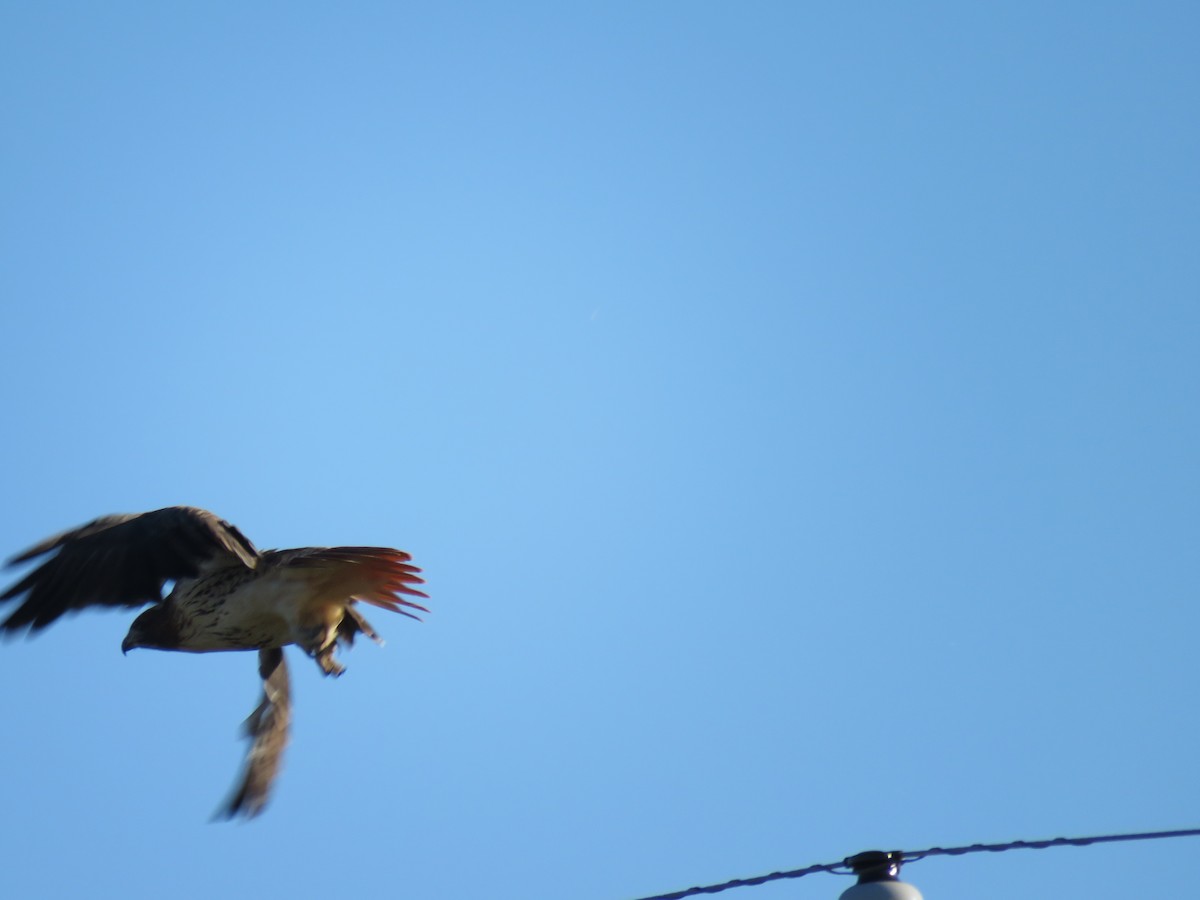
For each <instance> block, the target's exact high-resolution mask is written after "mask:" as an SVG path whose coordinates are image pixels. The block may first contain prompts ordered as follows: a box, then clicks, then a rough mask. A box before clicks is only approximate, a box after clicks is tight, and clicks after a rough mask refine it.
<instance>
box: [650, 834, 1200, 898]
mask: <svg viewBox="0 0 1200 900" xmlns="http://www.w3.org/2000/svg"><path fill="white" fill-rule="evenodd" d="M1179 837H1200V828H1183V829H1179V830H1176V831H1142V832H1137V833H1132V834H1104V835H1097V836H1094V837H1077V838H1066V837H1058V838H1050V839H1049V840H1044V841H1009V842H1007V843H1004V844H968V845H966V846H964V847H930V848H929V849H927V850H902V851H899V852H898V853H897V854H896V855H897V856H898V857H899V858H901V859H903V860H904V862H917V861H918V860H922V859H925V858H926V857H928V856H963V855H964V854H967V853H1001V852H1003V851H1005V850H1045V849H1047V848H1048V847H1086V846H1088V845H1089V844H1110V843H1115V842H1117V841H1148V840H1158V839H1162V838H1179ZM849 870H850V857H847V858H846V859H843V860H841V861H839V862H835V863H820V864H818V865H815V866H806V867H805V868H803V869H791V870H789V871H787V872H772V873H771V874H769V875H759V876H757V877H755V878H735V879H733V880H732V881H724V882H721V883H720V884H708V885H699V886H697V887H691V888H687V889H686V890H682V891H674V892H673V893H670V894H655V895H654V896H652V897H641V898H639V900H683V898H685V897H695V896H697V895H699V894H717V893H720V892H721V891H727V890H729V889H730V888H739V887H753V886H755V885H759V884H766V883H767V882H768V881H781V880H783V879H785V878H801V877H803V876H805V875H811V874H813V873H814V872H836V873H838V874H845V873H847V872H848V871H849Z"/></svg>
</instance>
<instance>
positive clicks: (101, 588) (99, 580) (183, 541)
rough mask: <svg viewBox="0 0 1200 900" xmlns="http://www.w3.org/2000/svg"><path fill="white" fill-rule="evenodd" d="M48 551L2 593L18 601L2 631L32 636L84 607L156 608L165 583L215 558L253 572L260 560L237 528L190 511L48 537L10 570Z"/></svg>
mask: <svg viewBox="0 0 1200 900" xmlns="http://www.w3.org/2000/svg"><path fill="white" fill-rule="evenodd" d="M55 551H57V552H55ZM48 553H54V555H53V556H51V557H50V558H49V559H47V560H45V561H43V562H42V563H41V564H40V565H39V566H38V567H37V568H36V569H34V570H33V571H32V572H30V573H28V574H27V575H26V576H25V577H24V578H22V579H21V580H20V581H18V582H17V583H16V584H14V585H12V586H11V587H10V588H8V590H6V591H5V592H4V593H3V594H0V601H5V600H13V599H16V598H18V597H22V596H23V599H22V600H21V603H20V605H19V606H18V607H17V608H16V609H15V610H13V612H12V614H11V615H9V617H8V618H7V619H6V620H5V621H4V622H3V623H2V624H0V632H9V633H11V632H16V631H19V630H21V629H22V628H26V627H27V628H28V629H29V630H30V631H31V632H36V631H39V630H41V629H42V628H45V627H46V626H47V625H49V624H50V623H51V622H53V621H54V620H56V619H57V618H59V617H60V616H62V615H63V614H64V613H66V612H68V611H70V610H75V609H82V608H84V607H87V606H126V607H129V606H141V605H143V604H146V603H155V602H158V601H159V600H160V599H162V588H163V585H164V584H165V583H166V582H167V581H175V580H179V579H181V578H191V577H193V576H195V575H197V574H198V573H199V572H200V571H201V569H202V568H204V567H205V566H206V565H209V564H211V563H212V562H214V561H215V560H218V559H220V560H224V561H226V562H227V563H229V564H240V565H245V566H248V567H251V568H253V567H254V565H255V563H256V560H257V558H258V551H257V550H256V549H255V548H254V545H253V544H252V543H250V541H249V540H248V539H247V538H246V537H245V535H243V534H242V533H241V532H240V531H239V530H238V529H237V528H236V527H234V526H233V525H230V524H229V523H228V522H226V521H225V520H223V519H220V518H218V517H217V516H215V515H213V514H212V513H210V512H208V511H206V510H203V509H197V508H195V507H190V506H169V507H166V508H165V509H158V510H154V511H153V512H147V513H128V514H122V515H113V516H102V517H101V518H99V519H95V520H93V521H91V522H88V523H87V524H86V525H81V526H79V527H78V528H73V529H70V530H68V531H64V532H62V533H61V534H56V535H53V536H52V537H49V538H46V540H44V541H42V542H41V543H38V544H35V545H34V546H32V547H30V548H29V549H28V550H26V551H24V552H23V553H19V554H17V555H16V556H14V557H13V558H12V559H11V560H9V565H16V564H18V563H22V562H28V561H30V560H33V559H36V558H37V557H39V556H44V555H45V554H48Z"/></svg>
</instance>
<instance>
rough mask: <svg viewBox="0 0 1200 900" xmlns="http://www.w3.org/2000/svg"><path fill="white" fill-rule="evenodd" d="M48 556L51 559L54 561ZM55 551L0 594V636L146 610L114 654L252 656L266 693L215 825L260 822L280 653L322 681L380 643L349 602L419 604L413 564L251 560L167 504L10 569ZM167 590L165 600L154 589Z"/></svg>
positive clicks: (385, 554) (32, 552) (280, 737)
mask: <svg viewBox="0 0 1200 900" xmlns="http://www.w3.org/2000/svg"><path fill="white" fill-rule="evenodd" d="M55 551H57V552H55ZM52 552H53V553H54V555H53V556H51V557H50V558H49V559H46V560H45V561H44V562H42V563H41V565H39V566H38V567H37V568H36V569H34V570H33V571H32V572H30V573H29V574H28V575H26V576H25V577H24V578H22V579H21V580H20V581H18V582H17V583H16V584H14V585H13V586H12V587H10V588H9V589H8V590H7V591H5V592H4V593H3V594H0V601H5V600H19V602H20V605H19V606H17V607H16V609H14V610H13V612H12V613H11V614H10V615H9V617H8V618H7V619H6V620H5V621H4V622H3V624H0V632H5V633H9V634H11V633H18V632H21V631H24V630H27V631H28V632H29V633H30V634H32V633H34V632H37V631H40V630H41V629H43V628H45V627H46V626H47V625H49V624H50V623H51V622H53V621H54V620H55V619H57V618H58V617H59V616H61V615H63V614H64V613H67V612H70V611H72V610H77V609H83V608H84V607H87V606H124V607H133V606H144V605H145V604H147V603H150V604H153V605H152V606H150V608H149V609H146V610H145V611H144V612H142V613H141V615H139V616H138V617H137V618H136V619H134V621H133V624H132V625H131V626H130V628H129V634H128V635H126V637H125V641H124V642H123V643H122V644H121V650H122V651H123V652H128V651H129V650H131V649H133V648H134V647H150V648H153V649H156V650H186V651H188V652H191V653H208V652H211V651H214V650H257V651H258V669H259V674H260V675H261V677H262V686H263V695H262V701H261V702H260V703H259V705H258V708H257V709H255V710H254V712H253V713H251V714H250V717H249V718H248V719H247V720H246V733H247V735H248V736H249V738H250V742H251V743H250V751H249V753H248V754H247V757H246V765H245V771H244V772H243V774H242V778H241V780H240V782H239V783H238V785H237V786H236V788H235V790H234V791H233V794H232V795H231V797H230V799H229V801H228V803H226V804H225V805H224V806H223V807H222V809H221V811H220V812H219V813H218V815H219V816H223V817H225V818H232V817H234V816H239V815H242V816H246V817H247V818H249V817H253V816H256V815H258V813H260V812H262V809H263V807H264V806H265V804H266V802H267V799H268V797H269V795H270V791H271V783H272V781H273V780H274V778H275V775H276V773H277V772H278V770H279V763H280V759H281V757H282V754H283V749H284V747H285V746H286V744H287V740H288V723H289V720H290V718H291V694H290V690H289V687H288V673H287V665H286V663H285V662H284V658H283V648H284V647H285V646H286V645H288V644H295V645H297V646H298V647H300V648H301V649H302V650H304V652H305V653H307V654H308V655H309V656H311V657H312V658H313V659H314V660H316V663H317V665H318V666H320V668H321V671H322V672H324V673H325V674H326V675H340V674H341V673H342V671H343V668H342V666H341V665H340V664H339V663H338V662H337V660H335V659H334V656H333V653H334V650H335V649H336V647H337V644H338V642H339V641H340V642H342V643H343V644H345V645H346V646H350V645H351V644H352V643H353V642H354V637H355V635H357V634H365V635H366V636H367V637H369V638H371V639H372V640H374V641H376V642H377V643H379V642H380V641H379V636H378V635H377V634H376V633H375V630H374V629H373V628H372V627H371V626H370V625H369V624H368V623H367V621H366V619H364V618H363V617H362V614H361V613H359V611H358V608H357V606H356V604H357V603H360V602H361V603H368V604H370V605H372V606H378V607H380V608H382V609H386V610H390V611H392V612H398V613H401V614H403V615H406V616H410V617H412V618H416V616H413V615H412V613H410V612H408V611H406V609H405V607H408V608H410V609H419V610H422V611H427V610H425V607H423V606H418V605H417V604H416V603H414V602H412V601H411V600H407V599H405V596H409V597H425V596H426V595H425V594H423V593H421V591H419V590H417V589H416V588H414V587H413V585H414V584H422V583H423V582H422V580H421V578H420V577H419V576H418V575H417V573H418V572H420V571H421V570H420V569H418V568H417V567H416V566H413V565H410V564H409V560H410V559H411V558H412V557H410V556H409V555H408V554H407V553H405V552H404V551H402V550H392V549H390V548H388V547H303V548H301V549H297V550H265V551H259V550H256V549H255V547H254V545H253V544H252V543H250V541H249V540H247V539H246V537H245V536H244V535H243V534H242V533H241V532H240V531H238V529H237V528H235V527H234V526H233V525H230V524H229V523H228V522H226V521H224V520H223V519H220V518H218V517H217V516H215V515H213V514H212V513H210V512H207V511H205V510H203V509H196V508H194V507H190V506H170V507H167V508H166V509H159V510H155V511H154V512H147V513H136V514H126V515H115V516H103V517H101V518H99V519H96V520H94V521H92V522H88V523H87V524H86V525H81V526H80V527H78V528H74V529H71V530H70V531H65V532H63V533H62V534H58V535H55V536H54V537H51V538H47V539H46V540H44V541H42V542H41V543H40V544H37V545H36V546H34V547H31V548H30V549H28V550H26V551H25V552H24V553H21V554H19V555H17V556H15V557H13V558H12V559H11V560H9V565H14V564H17V563H22V562H26V561H28V560H32V559H35V558H37V557H39V556H43V555H45V554H47V553H52ZM168 582H174V586H173V588H172V589H171V592H170V593H169V594H167V596H166V597H164V596H163V588H164V586H165V585H166V584H167V583H168Z"/></svg>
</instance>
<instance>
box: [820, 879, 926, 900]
mask: <svg viewBox="0 0 1200 900" xmlns="http://www.w3.org/2000/svg"><path fill="white" fill-rule="evenodd" d="M840 900H922V897H921V892H920V891H918V890H917V889H916V888H915V887H913V886H912V885H911V884H905V883H904V882H903V881H869V882H867V883H866V884H856V885H854V887H852V888H849V889H848V890H845V891H842V896H841V898H840Z"/></svg>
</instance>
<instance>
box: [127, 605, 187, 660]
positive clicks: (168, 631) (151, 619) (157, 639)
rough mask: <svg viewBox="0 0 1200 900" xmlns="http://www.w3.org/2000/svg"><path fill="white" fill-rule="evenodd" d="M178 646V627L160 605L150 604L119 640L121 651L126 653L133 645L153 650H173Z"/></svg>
mask: <svg viewBox="0 0 1200 900" xmlns="http://www.w3.org/2000/svg"><path fill="white" fill-rule="evenodd" d="M178 646H179V628H178V627H177V626H176V625H175V623H174V622H173V621H172V620H171V617H170V616H169V615H168V614H167V611H166V609H164V608H163V607H162V606H151V607H150V608H149V609H147V610H146V611H145V612H143V613H142V614H141V615H140V616H138V617H137V618H136V619H134V620H133V624H132V625H130V626H129V634H127V635H125V640H123V641H122V642H121V652H122V653H128V652H129V651H130V650H132V649H134V648H135V647H149V648H151V649H153V650H173V649H175V648H176V647H178Z"/></svg>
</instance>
